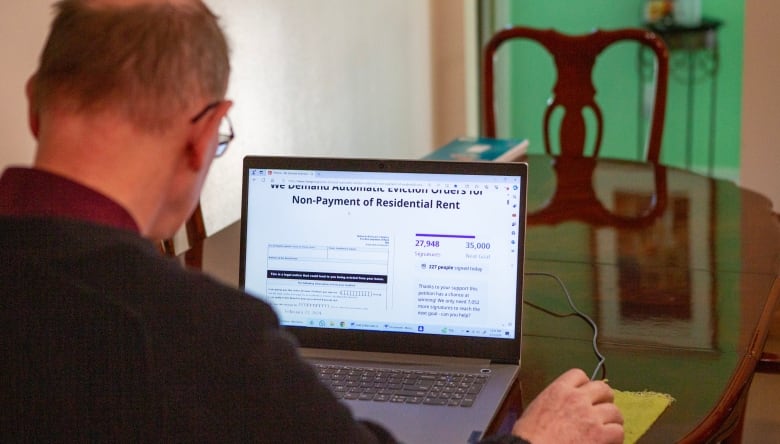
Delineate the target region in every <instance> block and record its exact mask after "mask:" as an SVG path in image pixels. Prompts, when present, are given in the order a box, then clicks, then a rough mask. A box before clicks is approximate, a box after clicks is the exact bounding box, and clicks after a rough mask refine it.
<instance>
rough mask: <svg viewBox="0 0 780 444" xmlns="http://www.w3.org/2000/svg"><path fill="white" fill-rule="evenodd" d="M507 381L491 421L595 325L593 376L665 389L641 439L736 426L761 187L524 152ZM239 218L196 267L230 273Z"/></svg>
mask: <svg viewBox="0 0 780 444" xmlns="http://www.w3.org/2000/svg"><path fill="white" fill-rule="evenodd" d="M528 163H529V176H530V182H529V193H528V208H529V215H528V223H529V229H528V230H527V234H526V279H525V283H524V287H525V292H524V297H525V302H526V303H525V304H524V309H523V345H522V347H523V349H522V369H521V373H520V379H519V384H518V385H517V386H516V388H515V390H513V391H512V393H511V394H510V397H509V398H508V399H507V401H506V402H505V404H504V408H503V409H502V412H501V413H500V415H499V417H498V418H497V419H496V421H495V422H494V427H493V428H494V430H497V429H501V428H502V427H507V426H509V425H511V422H512V420H513V418H515V417H516V416H517V414H518V413H519V412H520V411H521V407H520V406H521V405H525V404H527V403H528V402H530V401H531V400H532V399H533V397H534V396H535V395H536V394H538V393H539V392H540V391H541V390H542V389H543V388H544V387H545V386H546V385H547V384H548V383H549V382H550V381H552V380H553V379H554V378H555V377H556V376H557V375H559V374H560V373H562V372H563V371H565V370H566V369H569V368H571V367H579V368H582V369H583V370H585V371H586V373H588V374H591V373H592V372H593V371H594V369H595V368H596V364H597V358H596V356H595V355H594V352H593V350H592V344H591V341H592V337H593V331H592V330H591V328H590V326H589V325H588V324H587V323H585V322H584V321H583V320H582V319H580V318H578V317H573V316H570V317H560V315H564V314H568V313H571V309H570V307H569V306H568V303H567V301H566V296H565V295H564V294H563V292H562V290H561V289H560V288H559V287H558V285H557V283H556V282H555V281H554V280H553V279H551V278H549V277H547V276H543V275H537V274H534V273H542V274H544V273H551V274H554V275H556V276H558V277H559V278H560V279H561V280H562V281H563V282H564V284H565V285H566V287H567V289H568V290H569V292H570V293H571V296H572V299H573V301H574V303H575V304H576V305H577V306H578V307H579V308H580V309H581V310H582V311H583V312H585V313H586V314H588V315H589V316H590V317H592V318H593V320H594V321H595V322H596V323H597V324H598V327H599V336H598V347H599V349H600V351H601V353H602V354H603V355H604V356H605V357H606V363H605V367H604V369H605V377H606V378H607V379H608V380H609V381H610V384H611V385H612V386H613V387H614V388H616V389H619V390H628V391H643V390H650V391H655V392H662V393H668V394H670V395H671V396H672V397H674V399H675V402H674V403H673V404H672V405H671V407H669V409H667V410H666V411H665V412H664V413H663V414H662V415H661V417H660V418H659V419H658V421H657V422H656V423H655V424H654V425H653V426H652V427H651V428H650V430H649V431H648V432H647V433H646V434H645V435H644V436H643V437H642V439H641V440H640V442H648V443H651V442H663V443H668V442H678V441H680V442H706V441H715V440H719V439H722V438H723V437H726V436H728V434H730V433H731V432H733V431H735V430H736V431H737V432H738V431H739V418H740V414H741V412H742V410H743V407H744V400H745V397H746V394H747V389H748V387H749V384H750V381H751V379H752V375H753V370H754V368H755V364H756V361H757V359H758V357H759V355H760V354H761V350H762V348H763V343H764V340H765V338H766V334H767V325H768V320H769V316H770V312H771V308H772V307H774V304H775V302H776V300H777V299H778V295H780V282H778V279H777V278H778V274H779V273H780V224H778V222H777V219H776V218H775V217H773V215H772V212H771V204H770V202H769V201H768V200H767V199H765V198H764V197H762V196H760V195H758V194H756V193H753V192H751V191H747V190H744V189H741V188H739V187H737V186H736V185H735V184H733V183H731V182H727V181H722V180H715V179H711V178H707V177H703V176H699V175H696V174H693V173H689V172H686V171H682V170H677V169H673V168H665V167H660V166H652V165H645V164H636V163H629V162H621V161H610V160H598V161H594V160H592V159H570V160H565V159H551V158H549V157H546V156H533V155H532V156H529V158H528ZM238 251H239V224H238V223H236V224H233V225H231V226H229V227H227V228H226V229H224V230H222V231H220V232H219V233H216V234H215V235H213V236H211V237H209V238H208V239H206V240H205V241H204V244H203V268H204V270H205V271H206V272H209V273H211V274H213V275H215V276H216V277H218V278H220V279H222V280H224V281H225V282H227V283H229V284H233V285H235V284H236V282H237V276H238Z"/></svg>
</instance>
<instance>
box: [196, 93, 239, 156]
mask: <svg viewBox="0 0 780 444" xmlns="http://www.w3.org/2000/svg"><path fill="white" fill-rule="evenodd" d="M231 106H233V102H231V101H229V100H224V101H222V102H220V103H219V105H217V106H216V107H214V109H213V110H211V111H209V112H208V113H207V114H206V115H205V116H203V118H202V119H200V120H199V121H197V122H196V123H194V124H193V128H192V132H191V133H190V134H191V135H190V140H189V145H188V146H187V155H188V162H189V166H190V168H192V169H193V171H198V170H200V169H202V168H204V167H205V166H207V165H210V162H211V160H212V158H213V157H214V154H215V152H216V150H217V143H218V138H219V137H218V133H219V126H220V124H221V123H222V118H223V117H225V115H226V114H227V112H228V110H229V109H230V107H231Z"/></svg>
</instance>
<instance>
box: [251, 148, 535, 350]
mask: <svg viewBox="0 0 780 444" xmlns="http://www.w3.org/2000/svg"><path fill="white" fill-rule="evenodd" d="M525 168H526V166H525V165H524V164H498V163H493V164H487V163H473V162H472V163H458V162H431V161H398V160H394V161H379V160H365V159H364V160H359V159H314V158H273V157H249V158H247V159H246V160H245V168H244V192H243V199H244V202H243V206H242V211H243V214H242V248H241V250H242V257H241V268H240V270H241V276H240V283H241V285H242V288H244V289H245V290H246V291H247V292H248V293H250V294H252V295H254V296H256V297H258V298H262V299H263V300H265V301H267V302H268V303H270V304H271V305H272V306H273V307H274V309H275V311H276V312H277V314H278V315H279V318H280V322H281V324H282V325H283V326H285V327H290V328H292V329H293V330H294V331H297V332H300V335H301V336H303V337H304V338H306V337H307V335H308V336H309V337H314V336H313V334H312V332H314V331H323V329H324V330H327V331H328V334H326V335H325V336H327V337H331V336H332V335H333V334H335V336H336V337H338V336H342V339H344V338H348V337H350V336H351V337H353V338H354V339H357V338H361V340H363V339H366V338H371V336H372V334H374V335H375V337H376V338H381V337H383V336H384V334H385V333H389V334H391V335H393V336H394V337H396V338H399V337H403V338H405V339H406V338H411V337H418V339H416V340H417V341H418V342H421V343H431V342H432V340H433V338H434V337H437V338H441V339H443V340H444V342H445V343H446V342H448V341H447V339H448V338H449V339H451V338H463V337H468V338H473V339H475V340H476V341H477V342H476V344H478V343H479V342H480V340H484V341H486V342H487V341H495V340H502V341H506V342H514V341H515V340H519V335H520V329H519V325H518V324H519V321H520V315H519V313H520V309H521V301H522V299H521V297H520V289H521V288H522V282H521V279H522V265H523V264H522V261H523V255H522V252H523V242H524V225H525V186H526V177H525V171H526V169H525ZM339 333H341V335H339ZM358 334H360V335H358ZM398 335H402V336H398ZM426 337H427V338H426ZM315 342H322V340H318V341H315ZM325 342H327V341H325ZM336 342H343V341H338V340H337V341H336ZM347 342H350V341H347ZM369 342H370V341H369ZM380 342H381V340H380ZM433 342H436V341H433ZM303 345H307V344H303ZM321 345H324V346H326V347H327V346H328V344H321ZM342 345H343V344H342ZM353 345H354V344H353ZM333 346H334V347H338V346H339V345H338V344H336V345H333ZM517 348H518V351H519V347H517ZM424 349H425V346H423V347H422V349H421V350H424Z"/></svg>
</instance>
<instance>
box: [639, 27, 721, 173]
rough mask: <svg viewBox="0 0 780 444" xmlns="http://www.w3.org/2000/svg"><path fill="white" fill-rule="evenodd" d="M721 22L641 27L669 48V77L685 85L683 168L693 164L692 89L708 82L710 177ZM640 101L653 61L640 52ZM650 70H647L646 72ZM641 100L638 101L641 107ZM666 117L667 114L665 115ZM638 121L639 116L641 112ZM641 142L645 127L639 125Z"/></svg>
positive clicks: (713, 155)
mask: <svg viewBox="0 0 780 444" xmlns="http://www.w3.org/2000/svg"><path fill="white" fill-rule="evenodd" d="M722 24H723V22H722V21H721V20H714V19H710V18H704V19H703V20H702V22H701V23H700V24H699V25H698V26H682V25H678V24H674V23H666V22H659V23H646V24H645V25H644V26H645V27H646V28H647V29H649V30H651V31H653V32H655V33H656V34H658V35H659V36H660V37H661V38H663V39H664V42H666V46H667V47H668V48H669V57H670V61H669V67H670V69H669V76H670V77H671V78H672V79H673V80H675V81H677V82H679V83H682V84H683V85H685V86H686V116H685V117H686V118H685V166H686V167H687V168H688V169H690V168H691V167H692V165H693V129H694V108H695V107H694V86H695V85H696V84H697V83H699V82H702V81H706V80H707V79H710V80H711V81H710V115H709V132H708V145H707V147H708V159H707V167H708V173H709V175H712V173H713V169H714V160H715V142H716V141H715V129H716V116H717V106H716V105H717V92H718V75H717V74H718V67H719V64H720V55H719V52H718V28H720V27H721V25H722ZM639 64H640V69H639V75H640V79H641V82H640V99H641V98H642V90H643V85H644V84H645V83H646V82H648V81H651V80H652V72H651V70H652V69H653V66H652V61H651V60H650V58H649V57H646V56H645V55H644V54H643V51H641V50H640V56H639ZM649 70H650V71H649ZM641 103H642V101H641V100H640V106H641ZM667 115H668V113H667ZM640 119H641V113H640ZM639 131H640V140H641V137H642V136H643V134H641V132H642V131H644V126H643V125H641V124H640V125H639Z"/></svg>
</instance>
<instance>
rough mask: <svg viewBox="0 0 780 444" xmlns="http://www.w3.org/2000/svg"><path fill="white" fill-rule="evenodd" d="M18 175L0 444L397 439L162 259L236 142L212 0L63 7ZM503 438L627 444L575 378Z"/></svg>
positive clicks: (229, 303)
mask: <svg viewBox="0 0 780 444" xmlns="http://www.w3.org/2000/svg"><path fill="white" fill-rule="evenodd" d="M57 10H58V14H57V16H56V18H55V20H54V22H53V24H52V28H51V32H50V35H49V38H48V40H47V43H46V46H45V48H44V50H43V53H42V55H41V60H40V66H39V69H38V71H37V72H36V73H35V74H34V75H33V76H32V78H31V79H30V81H29V82H28V85H27V95H28V100H29V104H30V106H29V124H30V128H31V131H32V133H33V135H34V136H35V137H36V139H37V142H38V147H37V151H36V156H35V161H34V166H33V167H32V168H11V169H8V170H6V171H5V172H4V173H3V176H2V177H1V178H0V233H1V234H0V260H1V261H2V263H3V264H4V265H3V267H0V297H2V301H3V303H2V310H1V312H0V313H1V314H0V316H2V317H1V318H0V326H2V327H0V328H2V335H0V337H1V339H0V353H2V356H0V360H1V361H2V364H0V381H2V395H0V396H2V406H0V408H2V414H0V421H1V422H0V440H2V441H3V442H18V441H47V442H48V441H61V440H67V441H98V442H117V441H119V442H128V441H129V442H137V441H165V442H184V441H194V442H211V441H219V442H233V441H240V442H244V441H250V442H251V441H260V442H296V443H299V442H338V443H342V442H343V443H347V442H392V441H393V440H392V437H391V436H390V435H389V434H388V433H387V431H385V430H384V429H383V428H382V427H381V426H379V425H376V424H370V423H366V422H360V421H356V420H355V419H354V418H352V417H351V415H350V413H349V411H348V410H347V409H346V408H345V407H344V406H343V405H341V404H340V403H339V402H338V401H337V400H336V399H335V398H334V397H333V396H332V395H331V394H330V392H329V391H328V389H326V388H325V387H324V386H322V385H321V384H320V383H319V382H318V379H317V376H316V375H315V373H314V372H313V371H312V369H311V368H310V367H309V366H308V365H306V364H305V363H304V362H302V361H301V360H300V359H299V357H298V355H297V354H296V351H295V346H294V344H293V343H292V341H290V340H289V338H288V337H287V336H285V334H284V332H282V331H281V330H280V329H279V325H278V319H277V318H276V316H275V314H274V313H273V311H272V310H271V308H270V307H269V306H268V305H266V304H264V303H263V302H261V301H259V300H257V299H255V298H252V297H250V296H248V295H246V294H244V293H242V292H240V291H238V290H235V289H231V288H228V287H225V286H223V285H220V284H218V283H216V282H215V281H213V280H211V279H209V278H208V277H206V276H204V275H202V274H199V273H196V272H192V271H186V270H184V269H182V268H181V267H180V266H179V265H178V263H177V262H176V261H174V260H170V259H166V258H164V257H163V256H162V255H160V254H159V253H158V252H157V250H156V248H155V247H154V246H153V243H152V242H150V239H151V240H154V239H162V238H166V237H169V236H171V234H172V233H174V232H175V231H176V229H177V228H178V227H179V226H181V224H182V223H183V221H184V220H185V219H186V217H187V216H188V215H189V214H190V212H191V211H192V210H193V208H194V206H195V204H196V202H197V200H198V196H199V193H200V190H201V187H202V185H203V181H204V179H205V176H206V173H207V171H208V169H209V166H210V164H211V162H212V160H213V159H214V157H216V156H217V155H219V154H220V153H221V152H222V151H223V150H224V148H225V147H226V144H227V142H229V139H230V138H232V133H231V134H230V135H220V134H219V129H220V122H221V121H222V120H223V119H224V118H225V117H226V115H227V112H228V110H229V109H230V107H231V102H230V101H228V100H225V98H224V96H225V92H226V89H227V82H228V76H229V62H228V55H227V54H228V50H227V44H226V42H225V38H224V36H223V34H222V31H221V30H220V28H219V25H218V23H217V20H216V18H215V17H214V16H213V15H212V13H211V12H210V11H209V10H208V9H207V7H206V6H205V5H203V4H202V3H201V2H200V0H167V1H166V0H92V1H90V0H63V1H61V2H59V3H58V4H57ZM512 433H513V435H515V436H505V437H496V438H495V440H496V442H523V441H522V440H521V439H520V438H518V437H522V438H523V439H525V440H528V441H530V442H534V443H543V442H551V441H554V442H569V441H571V442H574V441H576V442H622V438H623V429H622V419H621V416H620V413H619V412H618V410H617V408H616V407H615V406H614V404H613V403H612V392H611V390H610V389H609V387H608V386H607V385H606V384H605V383H603V382H591V381H588V378H587V377H586V376H585V374H584V373H583V372H582V371H579V370H572V371H570V372H567V373H565V374H564V375H562V376H561V377H560V378H559V379H558V380H556V381H555V382H553V383H552V384H551V385H550V386H549V387H548V388H547V389H546V390H545V391H544V392H543V393H542V394H541V395H540V396H539V397H538V398H537V399H536V400H535V401H534V402H533V403H532V404H531V405H530V406H529V407H528V408H527V410H526V412H525V414H524V416H523V417H522V418H520V419H519V420H518V421H517V422H516V424H515V426H514V429H513V430H512Z"/></svg>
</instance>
